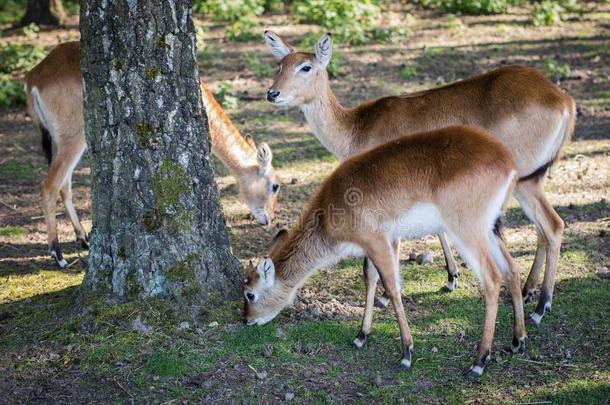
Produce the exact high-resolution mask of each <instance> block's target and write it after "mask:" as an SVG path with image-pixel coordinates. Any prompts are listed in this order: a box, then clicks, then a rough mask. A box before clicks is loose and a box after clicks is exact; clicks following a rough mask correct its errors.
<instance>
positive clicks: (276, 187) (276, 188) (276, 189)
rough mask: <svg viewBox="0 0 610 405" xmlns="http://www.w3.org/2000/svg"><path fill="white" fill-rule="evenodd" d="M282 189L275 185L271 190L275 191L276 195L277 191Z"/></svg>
mask: <svg viewBox="0 0 610 405" xmlns="http://www.w3.org/2000/svg"><path fill="white" fill-rule="evenodd" d="M279 189H280V185H279V184H277V183H275V184H274V185H273V186H271V190H273V192H274V193H277V191H278V190H279Z"/></svg>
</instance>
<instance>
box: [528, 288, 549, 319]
mask: <svg viewBox="0 0 610 405" xmlns="http://www.w3.org/2000/svg"><path fill="white" fill-rule="evenodd" d="M547 312H551V300H550V299H549V298H548V294H545V293H544V291H543V292H542V293H541V294H540V301H539V302H538V306H537V307H536V310H535V311H534V313H533V314H531V315H530V317H529V318H528V321H529V323H531V324H532V325H535V326H538V325H540V322H542V317H543V316H544V314H545V313H547Z"/></svg>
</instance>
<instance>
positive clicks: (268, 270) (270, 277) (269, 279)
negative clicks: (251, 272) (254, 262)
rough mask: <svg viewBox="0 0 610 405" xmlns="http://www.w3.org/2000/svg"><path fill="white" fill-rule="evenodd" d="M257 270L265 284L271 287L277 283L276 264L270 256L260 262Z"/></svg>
mask: <svg viewBox="0 0 610 405" xmlns="http://www.w3.org/2000/svg"><path fill="white" fill-rule="evenodd" d="M256 271H257V272H258V275H259V277H260V280H261V281H262V282H263V284H264V285H265V286H267V287H271V286H272V285H273V284H274V283H275V266H274V265H273V260H271V259H270V258H268V257H265V258H264V259H262V260H261V261H260V262H258V267H257V269H256Z"/></svg>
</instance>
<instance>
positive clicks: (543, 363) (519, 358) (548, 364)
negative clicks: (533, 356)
mask: <svg viewBox="0 0 610 405" xmlns="http://www.w3.org/2000/svg"><path fill="white" fill-rule="evenodd" d="M513 359H515V360H519V361H524V362H526V363H533V364H540V365H542V366H549V367H552V366H559V367H573V368H578V366H577V365H575V364H565V363H557V364H553V363H547V362H545V361H536V360H529V359H522V358H521V357H513Z"/></svg>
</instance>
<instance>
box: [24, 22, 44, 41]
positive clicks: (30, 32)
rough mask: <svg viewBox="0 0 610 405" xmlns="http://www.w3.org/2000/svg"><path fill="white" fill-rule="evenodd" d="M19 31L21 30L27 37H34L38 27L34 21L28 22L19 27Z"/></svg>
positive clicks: (38, 29)
mask: <svg viewBox="0 0 610 405" xmlns="http://www.w3.org/2000/svg"><path fill="white" fill-rule="evenodd" d="M21 32H23V35H25V36H26V37H28V39H34V38H36V35H38V33H39V32H40V27H39V26H38V25H36V24H34V23H30V24H29V25H26V26H25V27H23V28H22V29H21Z"/></svg>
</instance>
